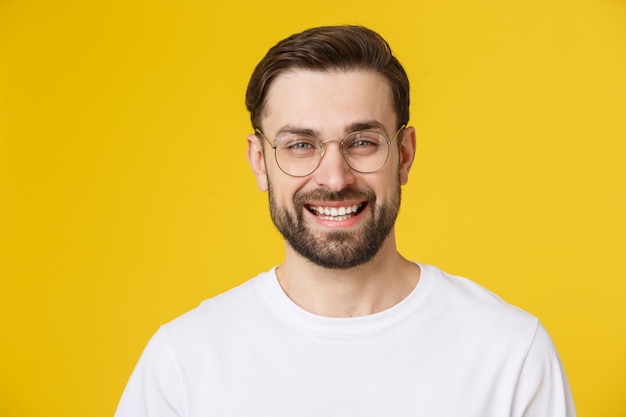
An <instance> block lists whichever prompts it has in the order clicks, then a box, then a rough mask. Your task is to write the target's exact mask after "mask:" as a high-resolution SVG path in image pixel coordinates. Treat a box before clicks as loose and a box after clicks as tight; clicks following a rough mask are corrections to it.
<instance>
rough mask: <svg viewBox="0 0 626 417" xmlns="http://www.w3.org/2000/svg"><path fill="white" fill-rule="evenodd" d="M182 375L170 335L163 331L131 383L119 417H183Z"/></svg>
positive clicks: (143, 356) (150, 345)
mask: <svg viewBox="0 0 626 417" xmlns="http://www.w3.org/2000/svg"><path fill="white" fill-rule="evenodd" d="M182 404H183V402H182V387H181V384H180V372H179V369H178V366H177V363H176V360H175V357H174V354H173V351H172V348H171V344H170V342H169V338H168V336H167V333H166V332H165V331H164V330H163V328H161V329H159V330H158V331H157V332H156V333H155V334H154V336H153V337H152V338H151V339H150V341H149V342H148V344H147V345H146V347H145V349H144V351H143V353H142V354H141V357H140V358H139V361H138V362H137V365H136V366H135V369H134V370H133V373H132V374H131V376H130V379H129V380H128V383H127V385H126V388H125V389H124V393H123V394H122V397H121V399H120V402H119V404H118V407H117V411H116V413H115V417H157V416H158V417H183V416H184V415H185V414H184V412H183V409H182Z"/></svg>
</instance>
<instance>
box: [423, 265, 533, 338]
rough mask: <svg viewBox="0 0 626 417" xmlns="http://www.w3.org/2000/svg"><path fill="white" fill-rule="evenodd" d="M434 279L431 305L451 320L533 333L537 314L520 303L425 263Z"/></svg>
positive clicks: (487, 328)
mask: <svg viewBox="0 0 626 417" xmlns="http://www.w3.org/2000/svg"><path fill="white" fill-rule="evenodd" d="M422 268H423V270H424V272H426V273H427V274H428V275H429V278H430V279H431V280H432V281H434V283H433V287H434V288H433V291H432V294H431V297H430V298H431V300H430V303H429V304H430V306H431V308H433V309H435V310H436V311H437V312H439V313H440V314H441V316H442V317H447V318H449V319H450V320H455V321H456V322H458V323H461V324H463V325H465V326H467V327H468V328H472V329H475V330H477V331H486V332H494V331H496V332H503V333H506V334H509V335H511V336H512V335H515V334H516V335H520V336H524V337H532V335H533V334H534V333H535V331H536V329H537V326H538V324H539V321H538V319H537V317H535V316H533V315H532V314H530V313H528V312H526V311H524V310H522V309H521V308H519V307H516V306H514V305H512V304H510V303H508V302H507V301H505V300H504V299H502V298H501V297H500V296H498V295H496V294H495V293H494V292H492V291H491V290H489V289H487V288H485V287H484V286H482V285H480V284H478V283H477V282H475V281H473V280H471V279H468V278H465V277H462V276H458V275H452V274H449V273H446V272H443V271H441V270H440V269H438V268H436V267H432V266H425V267H424V266H423V267H422Z"/></svg>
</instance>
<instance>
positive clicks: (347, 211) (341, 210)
mask: <svg viewBox="0 0 626 417" xmlns="http://www.w3.org/2000/svg"><path fill="white" fill-rule="evenodd" d="M362 205H363V204H355V205H352V206H346V207H321V206H309V208H310V209H311V210H312V211H315V212H317V213H318V215H319V216H320V217H321V218H322V219H324V220H335V221H341V220H346V219H348V218H350V217H352V214H353V213H356V212H357V211H358V210H359V208H360V207H361V206H362Z"/></svg>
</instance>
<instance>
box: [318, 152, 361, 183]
mask: <svg viewBox="0 0 626 417" xmlns="http://www.w3.org/2000/svg"><path fill="white" fill-rule="evenodd" d="M313 176H314V181H315V182H316V183H317V185H319V186H321V187H325V188H327V189H329V190H331V191H341V190H343V189H344V188H346V187H347V186H348V185H352V184H354V182H355V179H356V178H355V172H354V171H353V170H352V168H350V166H349V165H348V163H347V162H346V160H345V159H344V156H343V148H342V146H341V141H338V140H331V141H326V142H324V153H323V155H322V161H321V162H320V165H319V167H318V168H317V170H315V172H314V173H313Z"/></svg>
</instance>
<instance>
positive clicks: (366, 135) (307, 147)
mask: <svg viewBox="0 0 626 417" xmlns="http://www.w3.org/2000/svg"><path fill="white" fill-rule="evenodd" d="M404 127H405V125H402V126H400V128H399V129H398V131H397V132H396V133H395V134H394V135H393V136H392V138H391V139H387V137H386V136H385V135H383V134H382V133H380V132H375V131H373V130H358V131H356V132H352V133H350V134H349V135H348V136H346V137H345V138H344V139H343V140H335V139H330V140H325V141H322V140H320V139H318V138H316V137H315V136H312V135H310V134H306V133H288V134H286V135H283V136H280V137H278V138H277V141H276V144H273V143H272V142H271V141H270V140H269V139H268V138H267V137H265V135H264V134H263V132H261V130H260V129H255V132H256V133H257V134H259V135H261V137H263V139H265V140H266V141H267V142H268V143H269V144H270V146H271V147H272V149H274V158H275V159H276V164H277V165H278V168H280V170H281V171H283V172H284V173H285V174H287V175H290V176H292V177H306V176H307V175H309V174H312V173H313V172H314V171H315V170H316V169H317V168H318V167H319V166H320V164H321V162H322V158H323V157H324V152H325V151H326V146H325V145H326V144H327V143H329V142H338V143H339V144H340V146H341V154H342V155H343V159H344V160H345V161H346V163H347V164H348V166H349V167H350V168H352V169H353V170H354V171H356V172H360V173H362V174H369V173H372V172H376V171H378V170H380V169H381V168H382V167H384V166H385V164H386V163H387V159H389V146H390V145H391V144H392V143H393V141H394V139H395V138H396V137H397V136H398V134H399V133H400V131H402V129H404Z"/></svg>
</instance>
